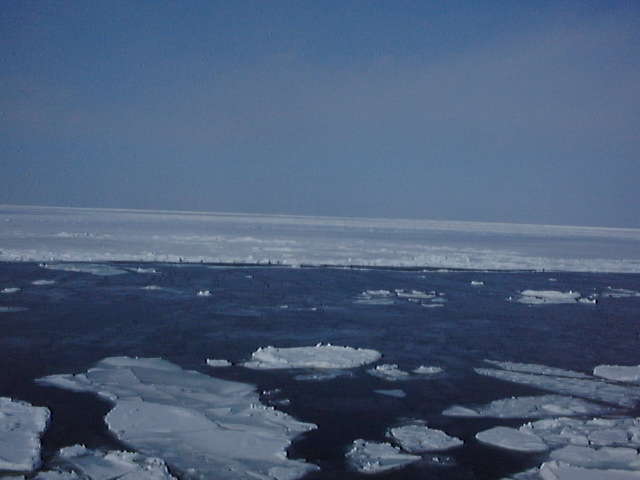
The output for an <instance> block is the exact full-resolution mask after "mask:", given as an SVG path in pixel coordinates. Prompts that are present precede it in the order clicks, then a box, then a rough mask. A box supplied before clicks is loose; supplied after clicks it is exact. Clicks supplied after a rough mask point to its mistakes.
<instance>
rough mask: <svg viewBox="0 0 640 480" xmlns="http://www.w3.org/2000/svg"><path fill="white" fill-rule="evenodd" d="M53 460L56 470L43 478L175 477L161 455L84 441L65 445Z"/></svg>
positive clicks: (171, 479)
mask: <svg viewBox="0 0 640 480" xmlns="http://www.w3.org/2000/svg"><path fill="white" fill-rule="evenodd" d="M51 463H52V464H55V468H56V470H51V471H48V472H42V473H39V474H38V476H37V477H36V478H40V479H43V480H57V479H60V480H64V479H79V480H110V479H118V480H176V478H175V477H174V476H173V475H171V474H170V473H169V471H168V469H167V465H166V464H165V463H164V461H162V460H161V459H159V458H153V457H145V456H144V455H141V454H139V453H132V452H122V451H108V452H102V451H97V450H89V449H87V448H85V447H84V446H82V445H73V446H71V447H65V448H62V449H61V450H60V451H59V452H58V454H57V455H56V457H54V459H53V461H52V462H51Z"/></svg>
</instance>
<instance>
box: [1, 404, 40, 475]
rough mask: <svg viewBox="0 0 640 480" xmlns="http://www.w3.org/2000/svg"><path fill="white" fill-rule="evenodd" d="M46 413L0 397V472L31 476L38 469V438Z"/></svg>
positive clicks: (38, 408) (28, 405) (37, 408)
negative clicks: (31, 472)
mask: <svg viewBox="0 0 640 480" xmlns="http://www.w3.org/2000/svg"><path fill="white" fill-rule="evenodd" d="M49 417H50V414H49V410H48V409H47V408H45V407H34V406H32V405H30V404H28V403H26V402H21V401H17V400H12V399H11V398H7V397H0V471H10V472H30V471H32V470H35V469H36V468H38V466H39V465H40V435H41V434H42V432H44V431H45V429H46V428H47V424H48V423H49Z"/></svg>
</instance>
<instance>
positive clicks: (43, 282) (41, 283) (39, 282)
mask: <svg viewBox="0 0 640 480" xmlns="http://www.w3.org/2000/svg"><path fill="white" fill-rule="evenodd" d="M54 283H56V281H55V280H34V281H33V282H31V284H32V285H38V286H44V285H53V284H54Z"/></svg>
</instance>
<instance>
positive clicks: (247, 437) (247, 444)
mask: <svg viewBox="0 0 640 480" xmlns="http://www.w3.org/2000/svg"><path fill="white" fill-rule="evenodd" d="M38 383H40V384H44V385H51V386H55V387H59V388H64V389H68V390H73V391H89V392H94V393H96V394H98V395H100V396H101V397H104V398H106V399H108V400H109V401H111V402H112V403H113V405H114V406H113V409H112V410H111V411H110V412H109V413H108V414H107V416H106V418H105V420H106V423H107V425H108V426H109V429H110V430H111V431H112V432H113V433H114V434H115V435H116V437H117V438H118V439H120V440H121V441H122V442H124V443H125V444H127V445H129V446H130V447H131V448H134V449H135V450H137V451H139V452H140V453H142V454H144V455H147V456H150V457H159V458H162V459H163V460H164V461H165V462H167V464H168V465H170V466H171V467H172V468H175V469H176V470H177V471H179V472H181V474H182V476H183V477H184V478H188V479H208V478H216V479H220V480H227V479H229V480H230V479H243V480H244V479H247V480H248V479H254V478H256V477H257V478H260V477H266V478H276V479H287V480H290V479H295V478H299V477H301V476H303V475H304V474H305V473H307V472H309V471H311V470H315V469H316V468H317V467H316V466H315V465H311V464H308V463H305V462H304V461H300V460H291V459H288V458H287V457H286V453H285V449H286V448H287V446H288V445H289V444H290V443H291V439H292V438H294V437H295V436H297V435H298V434H300V433H303V432H306V431H308V430H312V429H314V428H315V425H313V424H309V423H302V422H298V421H297V420H295V419H294V418H293V417H291V416H289V415H287V414H285V413H282V412H279V411H276V410H274V409H272V408H270V407H265V406H264V405H262V404H261V403H260V401H259V397H258V395H257V393H256V391H255V388H254V387H253V386H252V385H248V384H244V383H239V382H230V381H226V380H220V379H217V378H213V377H210V376H207V375H204V374H201V373H198V372H194V371H189V370H183V369H181V368H180V367H178V366H177V365H174V364H172V363H170V362H167V361H165V360H162V359H158V358H129V357H110V358H106V359H104V360H102V361H101V362H99V363H98V364H97V365H96V366H95V367H94V368H91V369H89V370H88V371H87V372H86V373H81V374H77V375H51V376H48V377H44V378H41V379H39V380H38Z"/></svg>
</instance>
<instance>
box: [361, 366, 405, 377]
mask: <svg viewBox="0 0 640 480" xmlns="http://www.w3.org/2000/svg"><path fill="white" fill-rule="evenodd" d="M367 373H368V374H369V375H373V376H374V377H379V378H382V379H384V380H389V381H396V380H406V379H407V378H409V373H408V372H405V371H404V370H400V369H399V368H398V365H396V364H395V363H383V364H382V365H377V366H376V368H371V369H369V370H367Z"/></svg>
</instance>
